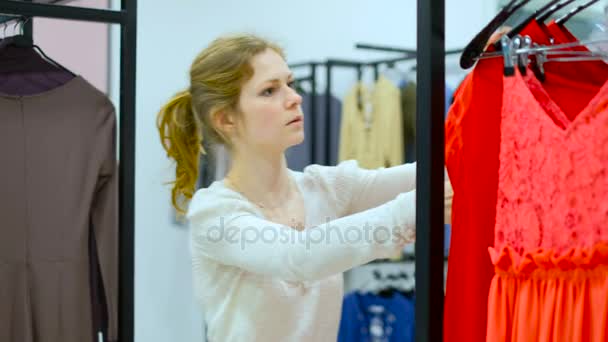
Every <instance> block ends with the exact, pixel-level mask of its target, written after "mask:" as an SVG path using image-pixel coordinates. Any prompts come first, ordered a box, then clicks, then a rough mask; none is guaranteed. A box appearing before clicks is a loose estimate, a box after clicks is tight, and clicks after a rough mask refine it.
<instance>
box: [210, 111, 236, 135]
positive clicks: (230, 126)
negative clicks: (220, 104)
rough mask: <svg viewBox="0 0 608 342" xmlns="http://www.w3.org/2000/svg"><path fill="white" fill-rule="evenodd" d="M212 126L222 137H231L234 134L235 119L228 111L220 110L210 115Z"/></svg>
mask: <svg viewBox="0 0 608 342" xmlns="http://www.w3.org/2000/svg"><path fill="white" fill-rule="evenodd" d="M211 121H212V122H213V126H215V128H216V129H217V130H218V131H219V132H221V133H222V134H224V135H228V136H232V135H234V134H235V133H236V118H235V116H234V115H233V114H232V113H231V112H230V111H228V110H225V109H221V110H217V111H215V112H213V114H211Z"/></svg>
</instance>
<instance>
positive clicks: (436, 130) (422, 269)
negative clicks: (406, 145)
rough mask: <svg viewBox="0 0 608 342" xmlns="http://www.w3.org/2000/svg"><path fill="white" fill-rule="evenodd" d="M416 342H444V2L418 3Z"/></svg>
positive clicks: (438, 0)
mask: <svg viewBox="0 0 608 342" xmlns="http://www.w3.org/2000/svg"><path fill="white" fill-rule="evenodd" d="M417 26H418V28H417V66H418V71H417V73H416V76H417V82H416V83H417V86H418V89H417V92H416V104H417V105H416V141H417V143H416V156H417V157H416V158H417V163H416V175H417V176H416V341H417V342H426V341H433V342H435V341H436V342H441V341H442V340H443V299H444V292H443V247H444V242H443V241H444V224H443V222H444V218H443V216H444V212H443V210H444V208H443V207H444V204H443V195H444V193H443V190H444V189H443V182H444V171H443V170H444V140H445V139H444V111H445V108H444V107H445V101H443V100H442V99H445V2H444V0H418V1H417Z"/></svg>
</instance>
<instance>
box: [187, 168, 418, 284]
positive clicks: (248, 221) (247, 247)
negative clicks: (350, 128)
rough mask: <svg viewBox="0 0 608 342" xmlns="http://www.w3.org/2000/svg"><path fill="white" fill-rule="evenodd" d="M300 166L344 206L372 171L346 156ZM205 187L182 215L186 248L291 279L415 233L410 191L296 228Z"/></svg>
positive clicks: (312, 276) (332, 268)
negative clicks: (337, 160) (344, 159)
mask: <svg viewBox="0 0 608 342" xmlns="http://www.w3.org/2000/svg"><path fill="white" fill-rule="evenodd" d="M392 171H393V170H391V172H392ZM304 172H305V173H309V174H310V175H311V176H312V178H313V179H315V181H316V182H319V185H320V186H318V187H316V188H317V189H322V190H320V191H323V194H322V195H323V196H328V197H329V198H331V199H332V200H333V201H335V202H336V204H337V207H338V208H341V210H342V211H343V212H345V210H346V208H348V207H351V206H355V204H356V203H358V202H360V200H359V199H355V196H356V195H358V194H359V193H360V191H361V189H364V188H362V187H361V184H369V183H370V179H372V178H373V176H370V175H371V174H368V173H365V172H363V173H362V172H361V169H359V168H358V167H356V163H354V162H353V161H349V162H345V163H341V164H340V165H338V166H334V167H331V166H318V165H314V166H309V167H307V168H306V169H305V170H304ZM370 177H372V178H370ZM206 190H207V189H203V190H199V191H197V193H196V194H195V196H194V198H193V200H192V202H191V206H190V208H189V211H188V215H187V216H188V219H189V220H190V224H191V234H192V235H191V249H192V250H191V252H192V253H196V254H199V253H200V255H203V256H206V257H208V258H210V259H212V260H215V261H217V262H218V263H222V264H225V265H230V266H234V267H238V268H241V269H244V270H247V271H250V272H253V273H258V274H264V275H270V276H274V277H278V278H281V279H284V280H291V281H307V280H317V279H322V278H325V277H328V276H330V275H333V274H337V273H341V272H344V271H346V270H348V269H350V268H352V267H355V266H358V265H361V264H364V263H367V262H369V261H372V260H374V259H379V258H388V257H393V256H395V254H396V253H397V252H399V250H401V249H402V248H403V246H404V245H405V244H407V243H410V242H413V240H414V235H415V228H414V224H415V213H416V210H415V200H416V196H415V192H414V191H410V192H403V193H400V194H398V195H396V196H395V197H394V198H393V199H391V200H389V201H387V202H386V203H384V204H381V205H378V206H375V207H373V208H370V209H367V210H364V211H361V212H358V213H356V214H351V215H346V216H342V217H340V218H338V219H335V220H333V221H330V222H328V223H324V224H322V225H320V226H318V227H310V228H307V229H306V230H304V231H296V230H294V229H292V228H289V227H285V226H283V225H280V224H277V223H274V222H271V221H268V220H265V219H263V218H262V217H261V215H260V213H259V212H258V210H257V208H256V207H254V206H253V205H252V204H251V203H249V202H248V201H246V200H243V199H239V198H238V197H230V196H214V194H213V193H212V192H209V191H206ZM353 230H359V232H358V234H357V235H360V236H361V238H358V239H349V238H345V237H346V236H347V234H351V235H349V236H352V233H353ZM349 231H350V233H348V232H349Z"/></svg>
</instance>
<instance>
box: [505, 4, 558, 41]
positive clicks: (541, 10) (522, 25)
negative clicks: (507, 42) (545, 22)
mask: <svg viewBox="0 0 608 342" xmlns="http://www.w3.org/2000/svg"><path fill="white" fill-rule="evenodd" d="M560 1H561V0H552V1H549V2H548V3H547V4H545V5H544V6H543V7H541V8H539V9H538V10H537V11H536V12H534V13H532V15H530V16H529V17H528V18H526V20H524V21H522V22H521V23H520V24H519V25H517V26H516V27H515V28H513V29H512V30H511V31H509V33H508V35H509V38H513V37H515V36H516V35H518V34H519V33H520V32H521V31H523V29H524V28H526V26H528V25H529V24H530V23H531V22H532V20H534V19H536V17H538V16H540V15H542V14H543V13H545V12H546V11H547V10H550V9H551V8H553V7H554V6H555V5H557V4H558V3H559V2H560Z"/></svg>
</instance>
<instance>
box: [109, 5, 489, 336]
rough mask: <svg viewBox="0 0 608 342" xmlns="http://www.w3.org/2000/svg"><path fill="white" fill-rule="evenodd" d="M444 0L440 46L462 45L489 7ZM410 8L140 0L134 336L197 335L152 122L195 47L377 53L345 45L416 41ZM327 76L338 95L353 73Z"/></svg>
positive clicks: (167, 173)
mask: <svg viewBox="0 0 608 342" xmlns="http://www.w3.org/2000/svg"><path fill="white" fill-rule="evenodd" d="M446 3H447V4H446V31H447V32H446V40H447V44H446V46H447V48H456V47H462V46H464V45H465V44H466V43H467V42H468V41H469V40H470V39H471V38H472V37H473V36H474V35H475V33H476V32H478V31H479V30H480V29H481V27H483V26H484V25H485V23H487V22H488V20H489V19H490V18H491V16H492V15H493V14H494V13H495V8H496V4H495V1H488V0H447V1H446ZM415 7H416V1H415V0H401V1H398V0H380V1H370V0H356V1H354V0H333V1H322V0H309V1H278V0H266V1H236V0H223V1H209V0H198V1H197V0H178V1H172V2H170V3H169V2H167V1H161V0H147V1H139V15H138V20H139V23H138V41H139V42H138V51H137V55H138V57H137V61H138V62H137V68H138V70H137V75H138V76H137V160H136V163H137V164H136V165H137V167H136V175H137V182H136V187H137V190H136V217H135V220H136V254H135V255H136V265H135V269H136V290H135V294H136V297H135V304H136V309H135V316H136V317H135V335H136V341H138V342H143V341H146V342H155V341H159V342H160V341H162V342H164V341H202V340H203V337H202V331H201V325H202V322H201V317H202V316H201V314H200V312H199V309H198V308H197V307H196V304H195V303H194V299H193V295H192V284H191V276H190V261H189V258H188V257H189V255H188V234H187V230H186V229H185V228H183V227H179V226H177V225H175V224H173V222H172V220H171V218H170V215H169V213H170V201H169V198H170V188H169V187H168V186H166V185H163V183H164V182H166V181H169V180H172V177H173V169H172V165H171V164H170V162H169V161H168V160H167V158H166V155H165V153H164V152H163V150H162V148H161V146H160V144H159V139H158V134H157V131H156V127H155V116H156V113H157V111H158V109H159V108H160V106H161V105H162V104H163V103H164V101H166V100H167V99H168V98H169V97H170V96H171V95H172V94H173V93H175V92H176V91H178V90H181V89H183V88H185V87H187V81H188V79H187V75H188V69H189V66H190V63H191V62H192V59H193V58H194V56H195V54H196V53H198V52H199V51H200V50H201V49H202V48H204V47H205V46H206V44H208V43H209V42H210V41H211V40H212V39H214V38H215V37H217V36H218V35H221V34H225V33H232V32H239V31H248V32H254V33H258V34H261V35H264V36H266V37H268V38H271V39H273V40H275V41H277V42H278V43H280V44H282V45H283V46H284V47H285V48H286V50H287V54H288V57H289V62H298V61H308V60H315V59H319V60H321V59H326V58H328V57H335V58H361V59H366V58H367V59H375V58H383V57H385V56H392V55H391V54H386V53H377V52H365V51H357V50H355V49H354V44H355V43H356V42H366V43H375V44H391V45H397V46H404V47H415V44H416V8H415ZM114 37H115V36H114ZM116 44H117V42H114V43H113V48H116V47H117V45H116ZM453 64H454V63H452V65H453ZM115 66H117V65H115ZM451 69H453V67H452V68H450V70H451ZM115 74H117V72H115ZM322 75H323V74H320V76H322ZM450 75H452V74H451V73H450ZM336 77H337V79H336V82H337V85H336V94H337V95H338V96H339V95H340V94H341V93H342V92H343V91H344V90H345V88H346V86H347V85H348V84H349V83H350V82H351V81H352V79H353V73H352V72H344V73H342V76H336ZM320 78H323V77H320Z"/></svg>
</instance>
